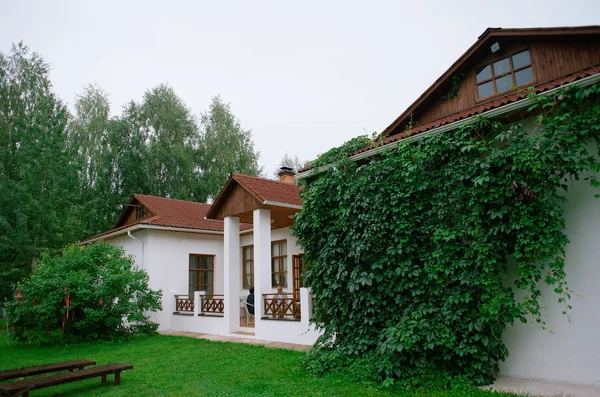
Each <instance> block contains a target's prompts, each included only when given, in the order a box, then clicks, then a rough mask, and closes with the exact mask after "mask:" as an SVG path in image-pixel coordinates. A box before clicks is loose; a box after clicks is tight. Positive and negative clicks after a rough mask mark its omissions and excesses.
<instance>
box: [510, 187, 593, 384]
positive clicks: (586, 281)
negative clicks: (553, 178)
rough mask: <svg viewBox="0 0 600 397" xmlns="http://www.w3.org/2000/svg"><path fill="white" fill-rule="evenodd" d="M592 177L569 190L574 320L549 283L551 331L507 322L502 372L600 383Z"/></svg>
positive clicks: (545, 295) (546, 301) (545, 296)
mask: <svg viewBox="0 0 600 397" xmlns="http://www.w3.org/2000/svg"><path fill="white" fill-rule="evenodd" d="M597 193H600V191H599V190H598V189H592V188H591V187H590V186H589V183H588V182H587V181H583V180H580V181H577V182H574V183H573V184H572V186H571V187H570V188H569V191H568V192H567V193H566V197H567V200H568V201H567V203H566V204H565V207H564V208H565V219H566V232H567V235H568V237H569V240H570V243H569V244H568V246H567V255H566V262H567V264H566V273H567V283H568V285H569V288H570V289H571V290H572V291H573V292H572V294H571V301H570V302H569V303H570V304H571V306H572V307H573V308H572V310H570V316H571V322H569V321H568V318H567V316H565V315H563V314H562V311H563V310H564V304H559V303H557V299H558V296H557V295H556V294H555V293H554V292H553V290H552V288H551V287H549V286H546V285H545V284H544V286H543V288H542V297H541V303H542V305H543V306H544V307H545V308H546V310H545V311H544V313H543V316H544V319H545V321H546V328H547V330H542V329H540V327H539V326H536V325H535V324H531V323H527V324H522V323H520V322H519V323H516V324H515V325H514V326H512V327H510V326H509V327H508V328H507V330H506V332H505V334H504V341H505V343H506V345H507V347H508V350H509V357H508V358H507V360H506V362H504V363H502V364H501V365H500V372H501V374H503V375H510V376H516V377H521V378H538V379H548V380H557V381H565V382H571V383H578V384H584V385H594V386H597V387H599V388H600V200H599V199H596V198H594V194H597Z"/></svg>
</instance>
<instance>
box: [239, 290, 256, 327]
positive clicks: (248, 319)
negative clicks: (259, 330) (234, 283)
mask: <svg viewBox="0 0 600 397" xmlns="http://www.w3.org/2000/svg"><path fill="white" fill-rule="evenodd" d="M249 306H251V307H252V308H253V309H254V305H253V304H251V303H248V302H246V297H244V296H240V325H241V326H242V327H254V314H252V313H250V311H249V310H248V307H249ZM253 311H254V310H253ZM242 319H244V323H243V324H242Z"/></svg>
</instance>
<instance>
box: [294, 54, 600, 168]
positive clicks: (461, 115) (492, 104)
mask: <svg viewBox="0 0 600 397" xmlns="http://www.w3.org/2000/svg"><path fill="white" fill-rule="evenodd" d="M598 73H600V65H596V66H592V67H590V68H587V69H583V70H580V71H578V72H575V73H571V74H569V75H567V76H564V77H560V78H558V79H554V80H550V81H547V82H545V83H542V84H538V85H537V86H534V90H535V92H536V93H538V94H539V93H542V92H546V91H549V90H551V89H554V88H557V87H560V86H563V85H566V84H569V83H572V82H574V81H577V80H581V79H583V78H585V77H589V76H593V75H595V74H598ZM528 94H529V91H527V90H526V91H521V92H519V91H517V92H514V93H512V94H508V95H506V96H503V97H500V98H497V99H494V100H492V101H489V102H485V103H482V104H480V105H477V106H473V107H471V108H469V109H466V110H463V111H461V112H458V113H454V114H451V115H449V116H446V117H443V118H441V119H438V120H434V121H432V122H430V123H427V124H423V125H420V126H416V127H413V128H412V129H410V130H409V131H406V132H401V133H399V134H396V135H392V136H390V137H387V138H385V139H384V140H382V141H380V142H377V143H375V144H373V145H370V146H367V147H364V148H362V149H359V150H357V151H355V152H352V153H351V154H349V156H348V157H350V156H354V155H356V154H359V153H363V152H366V151H368V150H371V149H373V148H375V147H378V146H383V145H388V144H390V143H393V142H397V141H400V140H402V139H404V138H405V137H407V136H414V135H418V134H422V133H423V132H426V131H429V130H432V129H434V128H438V127H441V126H444V125H447V124H450V123H454V122H456V121H460V120H463V119H466V118H468V117H471V116H475V115H478V114H481V113H484V112H487V111H489V110H492V109H496V108H499V107H501V106H504V105H508V104H510V103H514V102H517V101H519V100H521V99H523V98H525V97H527V95H528ZM312 168H313V165H312V164H309V165H307V166H306V167H304V168H303V169H301V170H300V172H305V171H308V170H311V169H312Z"/></svg>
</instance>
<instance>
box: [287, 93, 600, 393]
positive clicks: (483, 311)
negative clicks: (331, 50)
mask: <svg viewBox="0 0 600 397" xmlns="http://www.w3.org/2000/svg"><path fill="white" fill-rule="evenodd" d="M532 97H533V98H534V99H535V101H534V103H535V104H534V105H533V106H532V107H531V108H530V109H529V110H530V111H531V113H530V114H538V115H539V116H537V117H534V116H532V117H530V118H528V119H526V120H524V121H523V122H519V123H501V122H498V121H492V120H487V119H483V118H480V119H479V120H477V121H476V122H474V123H472V124H470V125H467V126H464V127H462V128H460V129H457V130H455V131H452V132H450V133H444V134H439V135H436V136H431V137H428V138H425V139H422V140H420V141H413V142H403V143H401V144H400V145H399V146H398V148H397V149H394V150H391V151H388V152H386V153H382V154H381V155H380V156H378V157H376V158H373V159H372V160H371V161H370V162H368V163H366V164H362V165H357V164H355V163H349V162H346V163H345V164H342V166H338V167H332V168H330V169H329V170H328V171H327V172H326V173H324V174H321V175H319V176H318V177H314V178H312V179H311V180H310V181H309V182H308V183H307V184H306V186H305V188H304V190H303V193H302V194H303V209H302V211H301V212H300V213H299V215H298V216H297V218H296V221H295V223H294V226H293V232H294V234H295V235H296V236H297V237H298V240H299V243H300V244H301V245H302V247H303V249H304V252H305V255H304V261H305V263H307V265H308V266H307V270H306V272H305V284H307V285H309V286H310V287H311V288H312V292H313V294H314V296H315V297H316V300H315V304H314V318H315V319H317V320H318V322H317V325H318V327H319V328H320V329H321V330H322V331H323V334H322V336H321V337H320V338H319V340H318V342H317V344H316V347H315V348H314V349H313V351H312V352H311V353H310V354H309V355H308V356H307V361H306V365H307V367H308V368H309V369H311V370H313V371H314V372H316V373H323V372H327V371H345V372H350V373H352V374H354V375H355V376H356V377H357V378H359V379H362V380H366V381H374V382H378V383H381V384H387V385H389V384H393V383H400V384H402V385H404V386H407V385H409V386H410V385H415V384H419V382H426V379H429V378H430V377H431V376H433V377H435V378H436V379H446V380H448V382H451V380H452V379H456V378H457V377H458V378H460V379H465V380H467V381H468V382H471V383H474V384H485V383H489V382H490V381H491V380H492V379H493V376H494V374H495V373H496V372H497V370H498V362H499V361H501V360H504V359H505V358H506V357H507V355H508V351H507V348H506V346H505V345H504V343H503V342H502V334H503V331H504V329H505V328H506V326H507V325H508V324H512V323H514V322H515V321H523V322H525V321H527V320H528V319H533V320H534V321H537V322H538V323H540V324H541V325H542V326H543V318H542V315H541V308H540V302H539V298H540V294H541V293H540V289H539V286H540V283H546V284H549V285H551V286H553V287H554V292H555V293H556V294H557V299H558V300H559V302H562V303H563V304H564V305H565V308H566V309H567V310H568V308H569V306H568V299H569V289H568V286H567V284H566V273H565V256H564V255H565V248H566V245H567V243H568V240H567V237H566V235H565V231H564V230H565V220H564V216H563V207H562V206H563V202H564V200H565V199H564V192H565V191H566V190H567V189H568V188H569V185H570V184H571V182H572V181H573V180H576V179H578V178H580V177H581V175H582V173H585V176H586V178H588V179H589V181H590V182H591V184H592V185H593V186H596V187H598V186H599V184H598V180H597V179H596V173H597V172H598V171H599V170H600V162H599V157H598V149H597V148H598V141H599V140H600V87H599V86H598V85H593V86H589V87H585V88H578V89H572V90H568V91H563V92H562V93H560V94H559V95H554V96H550V97H548V96H545V97H535V96H532ZM331 152H333V153H337V154H338V155H339V154H340V152H343V150H341V149H339V150H337V151H335V150H334V151H330V152H328V154H326V155H327V157H326V158H321V159H319V160H317V162H316V163H317V164H322V162H323V161H327V162H329V161H331V158H330V157H328V156H329V154H330V153H331ZM509 280H510V282H509ZM515 290H523V291H524V292H525V298H523V299H517V298H516V297H515ZM424 379H425V380H424Z"/></svg>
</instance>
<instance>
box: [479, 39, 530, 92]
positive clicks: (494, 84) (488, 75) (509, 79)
mask: <svg viewBox="0 0 600 397" xmlns="http://www.w3.org/2000/svg"><path fill="white" fill-rule="evenodd" d="M475 73H476V76H475V80H476V81H477V96H478V97H479V99H483V98H486V97H488V96H492V95H494V94H500V93H502V92H506V91H509V90H511V89H513V88H515V87H520V86H522V85H525V84H528V83H531V82H532V81H533V69H532V67H531V55H530V53H529V50H525V51H521V52H518V53H516V54H512V55H510V56H508V57H506V58H503V59H499V60H497V61H495V62H492V63H491V64H489V65H485V66H482V67H480V68H479V69H477V70H476V71H475Z"/></svg>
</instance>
